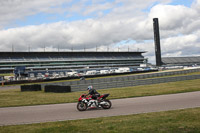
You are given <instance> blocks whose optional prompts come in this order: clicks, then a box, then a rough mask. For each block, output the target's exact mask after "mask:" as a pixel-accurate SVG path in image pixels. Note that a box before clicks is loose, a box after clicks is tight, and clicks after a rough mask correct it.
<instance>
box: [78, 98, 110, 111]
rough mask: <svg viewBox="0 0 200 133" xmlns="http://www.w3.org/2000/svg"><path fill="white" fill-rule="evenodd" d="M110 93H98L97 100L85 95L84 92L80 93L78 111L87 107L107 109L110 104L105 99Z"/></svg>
mask: <svg viewBox="0 0 200 133" xmlns="http://www.w3.org/2000/svg"><path fill="white" fill-rule="evenodd" d="M109 95H110V94H103V95H100V96H99V97H98V98H97V100H95V99H92V96H89V97H86V94H82V95H81V96H80V97H79V99H78V103H77V109H78V110H79V111H85V110H87V109H88V108H103V109H109V108H111V106H112V103H111V101H110V100H108V99H106V98H107V97H108V96H109Z"/></svg>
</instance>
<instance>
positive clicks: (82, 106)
mask: <svg viewBox="0 0 200 133" xmlns="http://www.w3.org/2000/svg"><path fill="white" fill-rule="evenodd" d="M77 109H78V110H79V111H85V110H86V109H87V104H86V103H84V102H78V104H77Z"/></svg>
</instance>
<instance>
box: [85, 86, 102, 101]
mask: <svg viewBox="0 0 200 133" xmlns="http://www.w3.org/2000/svg"><path fill="white" fill-rule="evenodd" d="M87 90H88V92H89V93H88V94H87V95H86V96H88V95H91V96H92V99H95V100H97V98H98V97H99V96H100V94H99V93H98V92H97V91H96V89H94V88H93V87H92V86H88V88H87Z"/></svg>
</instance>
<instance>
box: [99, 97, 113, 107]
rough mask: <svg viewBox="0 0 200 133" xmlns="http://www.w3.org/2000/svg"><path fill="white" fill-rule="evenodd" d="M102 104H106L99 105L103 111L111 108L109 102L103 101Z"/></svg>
mask: <svg viewBox="0 0 200 133" xmlns="http://www.w3.org/2000/svg"><path fill="white" fill-rule="evenodd" d="M104 102H106V104H102V105H101V107H102V108H103V109H109V108H111V106H112V103H111V101H110V100H107V99H106V100H104Z"/></svg>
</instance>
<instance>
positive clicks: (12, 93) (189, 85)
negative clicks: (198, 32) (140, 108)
mask: <svg viewBox="0 0 200 133" xmlns="http://www.w3.org/2000/svg"><path fill="white" fill-rule="evenodd" d="M192 91H200V79H196V80H185V81H179V82H169V83H162V84H154V85H144V86H135V87H124V88H113V89H102V90H98V92H99V93H101V94H103V93H110V96H109V99H119V98H130V97H142V96H152V95H162V94H173V93H183V92H192ZM82 93H87V91H81V92H71V93H45V92H43V91H40V92H20V89H15V90H1V91H0V107H11V106H27V105H41V104H57V103H71V102H77V100H78V98H79V96H80V95H81V94H82Z"/></svg>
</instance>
